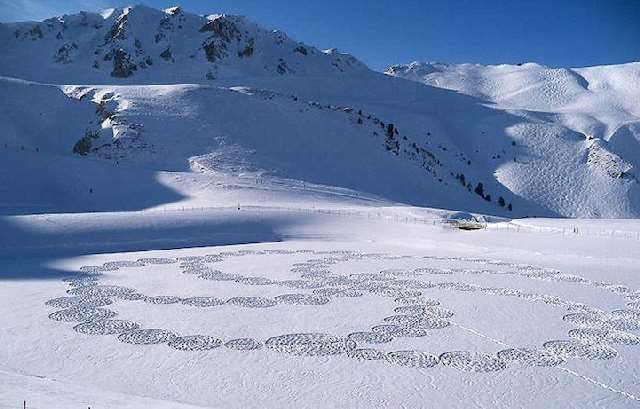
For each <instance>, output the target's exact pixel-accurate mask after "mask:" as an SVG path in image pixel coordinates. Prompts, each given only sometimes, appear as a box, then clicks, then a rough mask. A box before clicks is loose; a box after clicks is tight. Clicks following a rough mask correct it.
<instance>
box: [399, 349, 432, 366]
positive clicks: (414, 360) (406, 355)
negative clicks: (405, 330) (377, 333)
mask: <svg viewBox="0 0 640 409" xmlns="http://www.w3.org/2000/svg"><path fill="white" fill-rule="evenodd" d="M386 358H387V361H389V362H390V363H392V364H395V365H401V366H410V367H413V368H431V367H432V366H436V365H437V364H438V357H437V356H435V355H431V354H427V353H425V352H419V351H395V352H389V353H387V355H386Z"/></svg>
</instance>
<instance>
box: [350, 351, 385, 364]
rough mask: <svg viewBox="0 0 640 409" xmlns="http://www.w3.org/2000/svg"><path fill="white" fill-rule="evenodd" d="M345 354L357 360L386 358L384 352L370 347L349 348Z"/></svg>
mask: <svg viewBox="0 0 640 409" xmlns="http://www.w3.org/2000/svg"><path fill="white" fill-rule="evenodd" d="M347 356H349V358H353V359H357V360H359V361H381V360H383V359H386V358H387V355H386V354H385V353H384V352H381V351H378V350H376V349H370V348H363V349H354V350H351V351H349V352H348V353H347Z"/></svg>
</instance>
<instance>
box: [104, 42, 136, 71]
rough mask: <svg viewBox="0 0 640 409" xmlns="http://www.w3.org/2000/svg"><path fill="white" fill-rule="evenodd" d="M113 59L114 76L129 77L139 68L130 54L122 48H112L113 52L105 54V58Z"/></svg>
mask: <svg viewBox="0 0 640 409" xmlns="http://www.w3.org/2000/svg"><path fill="white" fill-rule="evenodd" d="M111 59H113V71H111V76H112V77H117V78H127V77H129V76H131V75H132V74H133V72H134V71H136V70H137V69H138V68H137V67H136V65H135V64H134V63H132V62H131V58H130V56H129V54H128V53H127V52H126V51H124V50H123V49H122V48H118V49H115V50H111V52H109V54H107V55H106V56H105V60H107V61H108V60H111Z"/></svg>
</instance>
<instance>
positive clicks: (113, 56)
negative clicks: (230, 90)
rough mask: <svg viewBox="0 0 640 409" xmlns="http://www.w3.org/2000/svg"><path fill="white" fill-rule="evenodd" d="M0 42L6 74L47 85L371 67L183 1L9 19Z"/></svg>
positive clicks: (337, 72) (334, 72)
mask: <svg viewBox="0 0 640 409" xmlns="http://www.w3.org/2000/svg"><path fill="white" fill-rule="evenodd" d="M0 39H1V41H2V42H3V44H6V45H7V46H6V52H5V53H3V55H2V56H0V65H1V66H2V68H1V72H0V73H1V74H2V75H6V76H15V77H21V78H26V79H29V80H35V81H45V82H78V81H82V82H87V83H114V82H115V83H121V82H125V83H130V82H133V81H135V82H136V83H167V82H169V83H175V82H195V83H203V82H208V81H211V80H215V79H218V78H238V77H269V76H275V77H280V76H329V77H332V76H337V77H340V76H350V75H362V74H363V73H367V72H369V69H368V68H367V67H366V66H365V65H364V64H363V63H361V62H360V61H358V60H357V59H355V58H354V57H352V56H350V55H348V54H343V53H338V52H337V50H335V49H333V50H332V51H331V52H323V51H320V50H318V49H316V48H315V47H312V46H308V45H305V44H303V43H301V42H298V41H295V40H293V39H291V38H289V37H288V36H287V35H286V34H285V33H283V32H281V31H277V30H268V29H265V28H263V27H261V26H259V25H258V24H256V23H254V22H252V21H250V20H249V19H247V18H245V17H242V16H236V15H228V14H209V15H207V16H200V15H196V14H192V13H188V12H185V11H184V10H183V9H182V8H180V7H179V6H174V7H170V8H167V9H164V10H158V9H155V8H151V7H148V6H145V5H133V6H127V7H122V8H114V9H107V10H103V11H101V12H99V13H90V12H80V13H78V14H72V15H63V16H59V17H54V18H50V19H47V20H45V21H43V22H39V23H10V24H2V25H0ZM62 67H64V70H63V69H61V68H62ZM134 79H135V80H134Z"/></svg>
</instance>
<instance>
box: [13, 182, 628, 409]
mask: <svg viewBox="0 0 640 409" xmlns="http://www.w3.org/2000/svg"><path fill="white" fill-rule="evenodd" d="M245 194H246V193H245ZM273 194H274V195H275V194H276V193H275V192H273ZM256 196H257V197H260V195H256ZM298 199H299V203H300V204H299V205H293V206H290V207H289V208H277V207H271V208H261V207H260V206H258V205H257V204H256V205H251V206H248V207H247V208H241V209H240V210H237V208H233V207H231V206H229V207H226V208H223V207H219V208H210V209H201V208H200V209H198V208H193V209H190V210H187V209H185V210H181V209H179V208H178V209H176V210H169V209H166V210H156V211H154V210H148V211H139V212H107V213H100V214H90V213H89V214H88V213H84V214H45V215H37V216H24V215H20V216H8V217H4V218H3V219H2V223H3V232H7V231H10V232H11V233H10V234H4V233H3V235H2V236H1V239H2V248H3V252H4V253H5V256H4V257H3V258H2V259H1V261H0V263H1V264H0V268H1V271H2V280H3V281H2V287H1V289H0V291H1V294H0V316H1V317H2V328H3V331H2V335H1V336H0V338H1V342H2V345H3V348H2V350H1V353H0V379H1V382H0V383H1V384H2V385H3V388H2V391H1V392H0V406H1V407H7V408H9V407H18V406H19V405H20V404H21V402H22V401H23V400H27V401H28V403H29V406H30V407H34V408H68V407H85V406H91V407H92V408H112V407H127V408H128V407H131V408H134V407H136V408H138V407H167V408H170V407H171V408H175V407H180V408H181V407H185V408H186V407H238V408H247V407H256V408H257V407H290V406H298V407H363V408H364V407H367V408H368V407H408V408H413V407H425V406H427V407H451V408H469V407H478V408H496V407H501V408H512V407H528V408H534V407H563V408H584V407H587V406H592V407H602V408H627V407H634V406H636V405H638V404H640V389H639V388H638V383H637V379H638V376H640V373H639V372H638V366H637V362H638V360H639V359H640V345H638V344H640V337H639V335H640V334H639V332H638V329H640V309H639V307H640V304H639V301H640V291H639V290H640V278H639V277H640V276H639V275H638V265H639V264H640V260H639V258H640V253H639V252H638V247H639V246H640V240H638V236H637V235H638V234H639V233H640V223H638V222H632V221H626V222H625V223H624V224H623V223H615V222H613V223H610V221H604V220H601V221H589V220H585V221H576V220H572V221H567V223H564V221H553V220H551V219H536V220H533V221H531V222H527V221H519V222H518V223H517V224H516V223H504V222H503V223H499V224H495V225H490V226H489V229H487V230H486V231H472V232H465V231H459V230H453V229H450V228H446V227H444V226H443V225H442V224H441V222H440V213H441V212H436V211H427V210H425V209H418V208H410V207H387V206H375V207H374V206H362V205H361V204H358V203H357V202H355V201H353V202H351V203H348V202H345V203H343V204H342V205H340V204H335V203H334V204H331V205H328V206H326V207H322V205H321V202H318V201H314V202H313V203H312V202H305V201H304V198H303V197H299V198H298ZM342 200H344V199H342ZM314 206H315V209H313V207H314ZM507 226H508V227H507ZM7 227H8V228H9V229H7ZM534 227H535V229H534ZM576 227H577V228H578V232H579V233H578V234H576V233H574V230H573V229H574V228H576ZM543 228H546V229H548V230H547V231H545V230H543ZM616 232H624V233H625V234H626V235H620V234H616Z"/></svg>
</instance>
